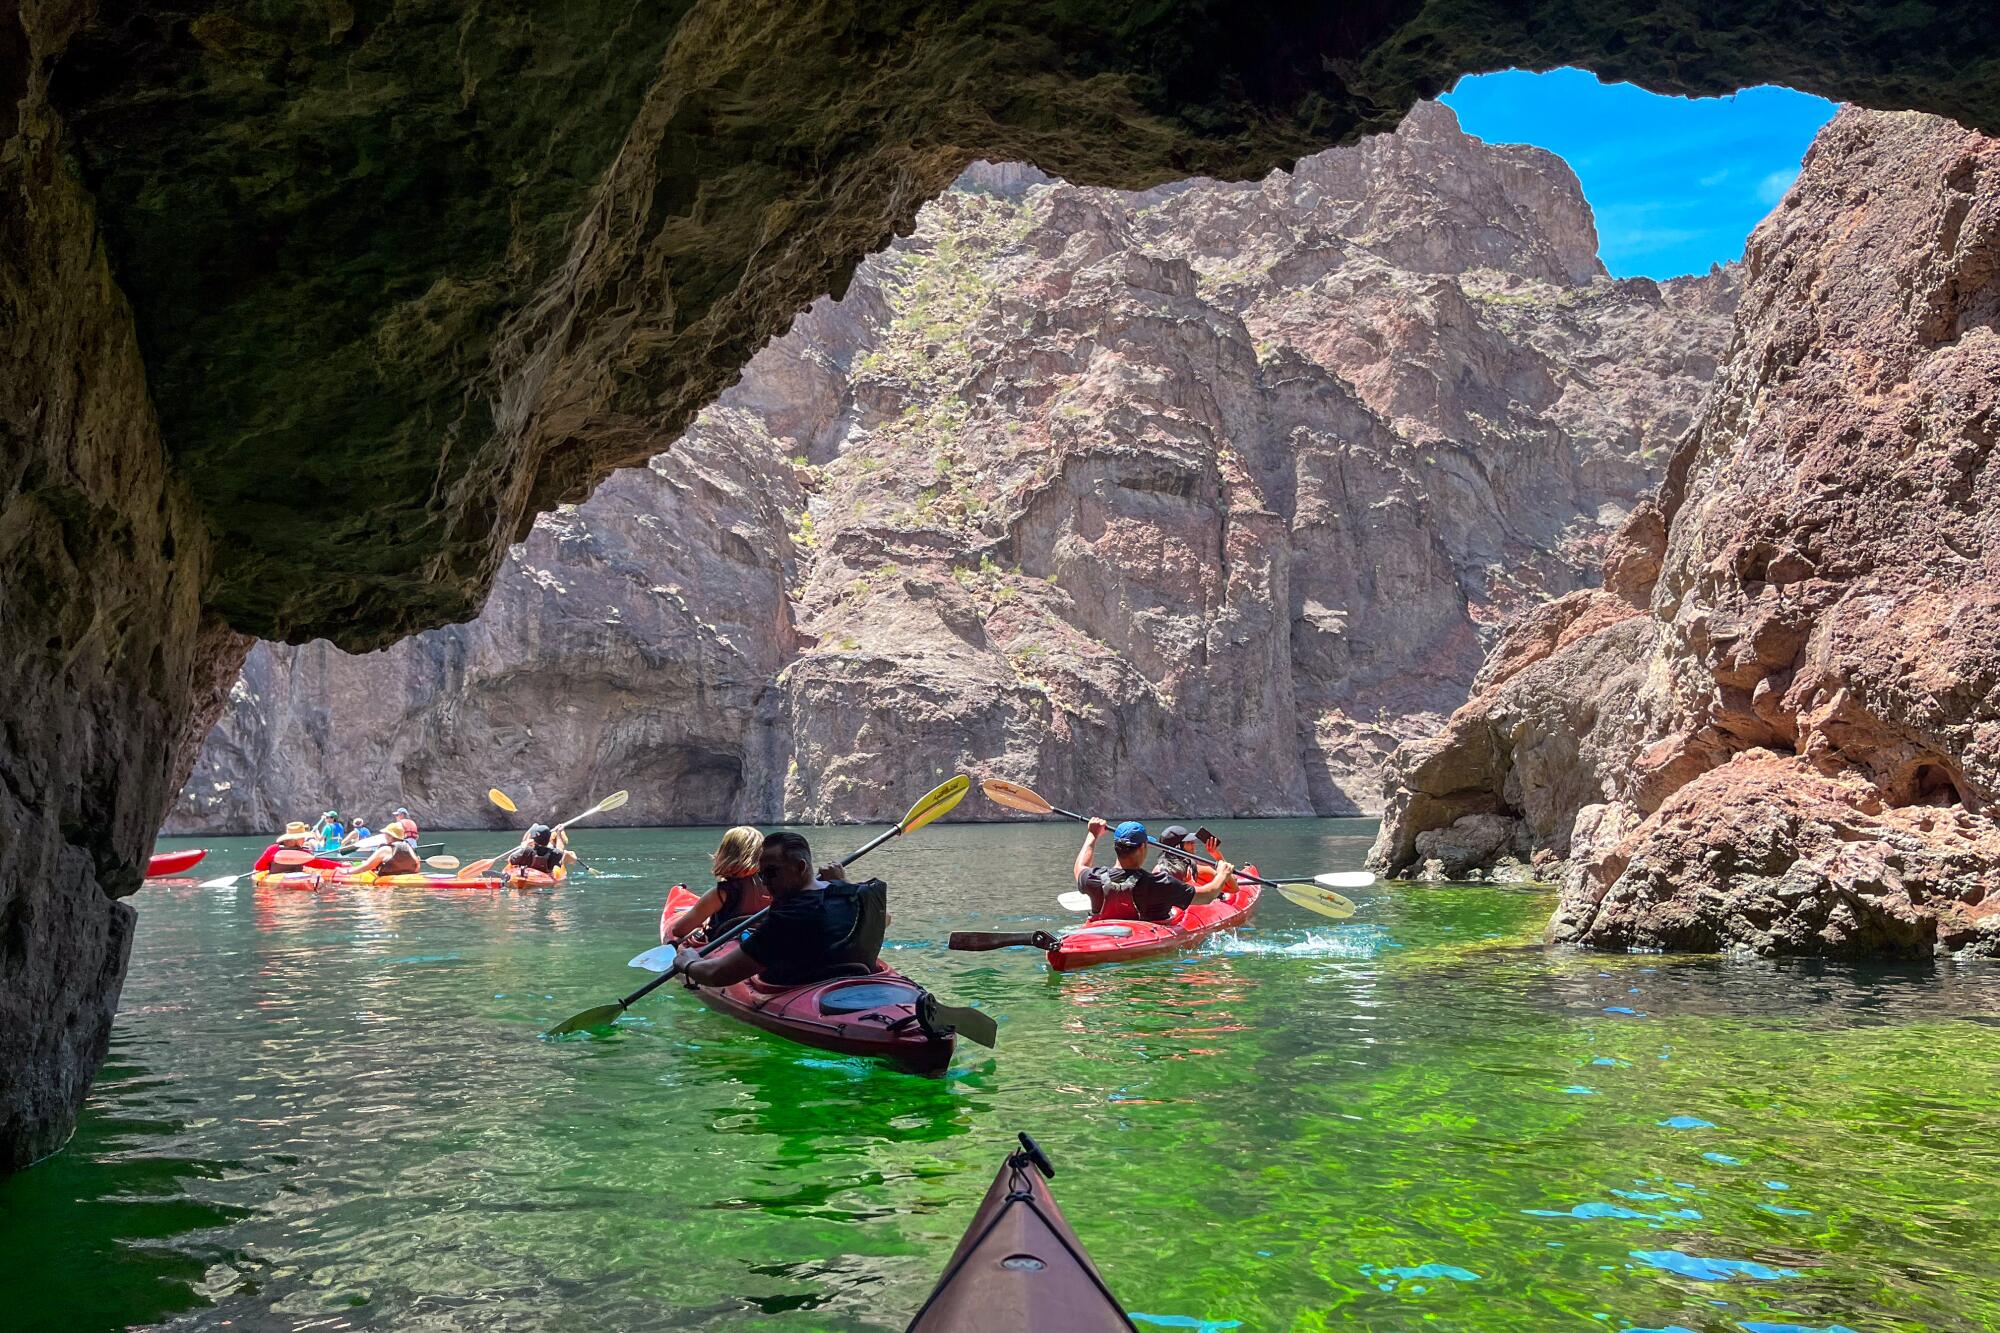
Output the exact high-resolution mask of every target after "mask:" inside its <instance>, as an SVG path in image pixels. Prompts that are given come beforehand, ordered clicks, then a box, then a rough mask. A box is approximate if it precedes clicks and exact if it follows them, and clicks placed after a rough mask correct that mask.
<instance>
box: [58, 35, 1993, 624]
mask: <svg viewBox="0 0 2000 1333" xmlns="http://www.w3.org/2000/svg"><path fill="white" fill-rule="evenodd" d="M1690 20H1693V22H1690ZM1985 20H1990V13H1988V12H1985V10H1984V7H1983V6H1974V5H1946V6H1939V7H1935V8H1934V9H1932V10H1929V11H1926V13H1925V14H1924V15H1917V16H1913V15H1912V14H1911V13H1909V12H1908V11H1907V10H1904V9H1901V8H1897V7H1891V6H1877V5H1865V4H1850V5H1843V6H1839V7H1835V8H1834V9H1832V10H1831V11H1827V10H1826V9H1825V7H1815V8H1814V9H1813V11H1812V12H1810V13H1808V12H1806V10H1805V7H1800V9H1799V11H1798V12H1796V13H1794V12H1789V11H1784V10H1780V11H1777V12H1771V11H1759V12H1757V13H1754V14H1743V13H1739V12H1738V11H1737V10H1735V9H1734V8H1733V7H1727V6H1720V5H1712V6H1700V7H1697V8H1696V9H1695V10H1692V11H1691V10H1688V9H1685V8H1681V7H1666V6H1661V5H1658V4H1648V3H1624V4H1610V5H1604V6H1598V7H1594V8H1593V9H1591V10H1590V11H1589V12H1588V14H1585V13H1583V12H1582V11H1577V10H1575V9H1573V8H1570V7H1563V8H1561V9H1560V10H1558V9H1557V8H1556V7H1555V6H1553V5H1547V4H1528V5H1523V6H1517V7H1510V8H1508V9H1507V10H1505V11H1504V12H1496V11H1494V10H1492V9H1491V8H1490V7H1486V6H1479V5H1474V4H1469V3H1420V2H1417V0H1401V2H1400V3H1363V4H1348V5H1339V6H1327V5H1305V4H1264V5H1248V6H1246V5H1233V6H1219V5H1209V4H1187V5H1180V6H1172V7H1162V8H1156V9H1147V10H1140V11H1134V10H1131V9H1130V8H1129V7H1125V6H1118V5H1112V4H1082V5H1079V4H1074V3H1061V4H1054V3H1049V4H1026V5H1016V6H1011V7H1008V8H1007V9H1006V10H1004V11H1001V10H997V9H996V10H969V11H968V10H961V9H959V8H958V7H956V6H937V7H932V6H926V5H922V4H909V5H903V6H900V7H896V8H893V9H883V8H879V7H876V6H872V5H859V4H823V5H819V6H816V7H814V8H812V9H810V10H808V11H805V12H798V11H795V10H792V9H790V8H788V7H783V6H764V5H757V4H734V5H729V6H722V5H715V4H700V3H697V4H679V5H662V6H639V7H632V6H625V5H608V4H596V3H572V4H565V5H561V6H534V5H515V6H503V7H495V6H490V5H486V6H473V5H467V4H463V3H459V2H458V0H419V2H417V3H401V4H395V5H389V4H383V3H377V4H368V3H358V4H357V3H347V2H346V0H324V2H323V3H313V4H298V5H292V6H286V7H276V8H274V7H270V6H265V5H260V4H251V3H249V2H248V0H219V2H216V3H200V2H199V0H182V3H178V4H157V3H147V2H146V0H103V3H101V4H99V5H98V6H97V8H96V10H95V11H94V14H93V15H92V16H91V17H90V18H89V19H87V20H86V21H85V22H84V24H83V25H82V26H81V27H80V29H79V30H78V31H77V32H76V33H75V34H74V35H73V36H72V37H71V38H70V40H69V42H68V44H67V46H66V48H65V49H64V50H63V51H62V52H61V53H60V54H59V55H58V56H57V57H56V58H55V60H54V62H53V67H52V70H51V91H50V101H51V103H52V104H53V106H54V107H55V109H56V110H57V111H58V112H59V113H60V114H61V115H62V116H63V117H64V119H65V121H66V122H67V126H68V134H69V136H70V143H71V146H72V148H73V150H74V153H75V157H76V160H77V162H78V163H79V165H80V168H81V171H82V174H83V177H84V180H85V181H86V183H87V184H88V185H89V186H90V187H91V189H92V190H93V192H94V193H95V196H96V199H97V205H98V213H99V218H100V224H101V226H102V228H103V230H104V238H105V243H106V245H107V247H108V249H109V251H110V255H111V258H112V260H113V263H114V267H115V271H116V274H117V277H118V280H119V282H120V285H121V287H122V288H123V289H124V291H125V294H126V295H127V297H128V299H129V300H130V301H131V303H132V305H133V307H134V310H135V315H136V322H137V326H138V331H139V338H140V345H141V348H142V350H143V351H144V353H145V356H146V360H147V367H148V374H149V382H150V388H151V392H152V395H153V398H154V401H155V403H156V405H157V408H158V410H159V413H160V416H161V419H162V424H163V427H164V432H165V436H166V440H167V443H168V447H169V450H170V452H171V455H172V458H173V461H174V465H175V468H176V470H177V472H178V473H179V474H180V476H181V477H183V478H184V479H185V480H186V482H187V483H188V485H189V487H190V488H191V490H192V492H193V493H194V496H195V498H196V500H197V503H198V504H199V505H200V507H201V510H202V513H203V517H204V519H205V521H206V523H207V525H208V527H209V528H210V530H211V531H212V532H213V534H214V535H215V537H216V538H217V541H216V547H217V558H216V561H215V565H214V569H213V572H212V574H211V577H210V581H209V587H208V592H207V596H208V601H209V603H210V605H211V606H212V607H214V608H215V609H217V610H218V611H220V612H221V613H222V614H223V616H224V617H225V618H226V619H227V620H228V621H229V622H230V623H231V624H232V625H233V626H234V627H236V628H237V629H239V630H242V631H245V632H248V633H254V634H258V635H261V636H264V637H267V638H275V639H285V640H291V641H299V640H303V639H306V638H310V637H315V636H325V637H329V638H332V639H334V640H335V641H337V642H340V643H342V644H343V645H344V646H348V647H356V648H358V647H367V646H374V645H378V644H381V643H384V642H387V641H390V640H393V639H394V638H397V637H400V636H402V635H404V634H408V633H410V632H413V631H415V630H417V629H420V628H424V627H427V626H430V625H435V624H440V623H444V622H447V621H451V620H458V619H463V618H465V617H466V616H469V615H471V614H472V613H473V612H475V611H476V610H477V608H478V607H479V605H480V604H481V602H482V601H483V599H484V596H485V590H486V588H487V586H488V585H489V583H490V580H491V578H492V575H493V573H494V571H495V570H496V569H497V567H498V564H499V561H500V559H501V557H502V554H503V553H504V551H505V548H506V546H507V544H508V543H509V542H510V541H512V540H515V539H517V538H518V537H519V536H521V535H522V533H523V532H524V531H525V527H526V525H527V523H528V522H530V521H531V520H532V518H533V516H534V514H535V513H536V512H538V511H540V510H544V509H547V508H549V507H552V506H553V505H554V504H555V503H557V502H559V501H563V500H574V499H579V498H581V497H582V496H583V495H585V494H587V493H588V491H589V490H590V489H591V487H592V486H594V485H595V483H596V482H597V481H598V480H600V479H601V478H602V477H603V476H604V475H605V474H606V473H607V472H608V471H609V470H610V469H612V468H615V467H619V466H626V465H632V464H636V463H640V462H642V461H644V459H645V458H646V457H648V456H649V455H651V454H652V453H654V452H656V451H657V449H658V448H659V447H660V445H661V444H662V443H663V442H664V441H666V440H668V439H671V438H672V437H673V436H674V435H676V434H678V433H679V431H680V430H681V429H683V428H684V427H685V426H686V425H687V424H688V423H689V422H690V421H691V420H692V419H693V416H694V414H695V413H696V412H697V411H698V410H699V409H700V408H701V407H702V406H703V405H705V404H706V403H707V402H708V401H710V400H712V399H713V398H714V397H715V396H716V394H718V393H719V392H721V390H722V389H724V388H726V387H728V385H729V384H730V383H732V382H733V381H734V379H735V377H736V375H737V373H738V371H739V370H740V368H741V366H742V365H743V364H744V362H746V361H747V360H748V358H749V357H750V356H751V355H752V354H753V353H754V352H755V351H756V350H757V349H758V348H759V347H760V346H762V345H763V344H764V343H765V342H766V341H768V340H769V339H770V338H771V337H773V336H775V335H776V334H778V333H780V332H782V331H783V329H784V328H785V327H787V326H788V325H789V323H790V321H791V320H792V318H793V317H794V316H795V315H796V314H797V313H798V312H799V311H801V310H803V309H804V308H805V307H806V306H807V305H808V304H809V303H810V302H811V301H812V300H813V299H815V298H817V297H818V296H820V295H822V294H825V293H827V292H838V291H840V290H842V289H843V288H844V287H845V285H846V283H847V281H848V279H849V277H850V276H851V274H852V271H853V268H854V266H855V264H856V263H858V262H859V261H860V260H861V259H862V258H863V257H864V256H865V255H867V254H868V253H871V252H872V251H874V250H876V249H879V248H880V247H881V246H882V245H884V244H885V243H886V242H887V241H888V240H889V239H890V238H891V237H892V236H893V235H895V234H898V233H900V232H904V231H907V229H908V228H909V226H910V225H911V223H912V220H913V218H914V215H915V212H916V209H917V208H918V207H919V206H920V205H921V204H922V203H923V202H924V201H925V200H927V199H929V198H930V197H932V196H933V195H935V194H936V193H937V192H938V191H939V190H941V189H942V188H944V187H945V186H946V185H947V184H948V183H949V182H950V181H951V179H952V178H953V177H955V176H956V175H957V174H958V172H959V171H960V170H962V169H963V168H964V167H965V166H966V165H967V164H968V163H969V162H971V161H972V160H974V159H976V158H980V157H986V158H1014V159H1021V160H1027V161H1033V162H1035V163H1037V164H1038V165H1040V166H1042V167H1044V168H1046V169H1048V170H1050V171H1053V172H1056V173H1057V174H1060V175H1062V176H1064V177H1066V178H1068V179H1072V180H1075V181H1078V182H1079V183H1090V184H1108V185H1117V186H1121V187H1125V188H1138V187H1144V186H1149V185H1154V184H1158V183H1161V182H1163V181H1168V180H1172V179H1176V178H1181V177H1186V176H1190V175H1210V176H1217V177H1250V176H1256V175H1260V174H1262V173H1263V172H1265V171H1267V170H1269V169H1270V168H1272V167H1275V166H1281V165H1288V164H1289V163H1290V162H1292V161H1293V160H1294V159H1295V158H1297V157H1298V156H1300V155H1301V154H1303V153H1306V152H1308V151H1311V150H1313V149H1317V148H1321V147H1325V146H1328V145H1330V144H1333V143H1337V142H1341V141H1344V140H1348V139H1352V138H1355V137H1357V136H1359V135H1362V134H1366V133H1370V132H1374V131H1379V130H1386V129H1389V128H1392V127H1393V126H1394V125H1395V124H1396V123H1397V121H1399V120H1400V118H1401V116H1402V114H1403V112H1404V111H1405V110H1406V109H1407V108H1408V107H1409V106H1410V105H1411V104H1412V103H1413V102H1415V101H1416V100H1417V99H1418V98H1420V97H1422V96H1426V95H1430V94H1434V93H1436V92H1437V91H1439V90H1441V89H1443V88H1445V87H1448V86H1449V85H1450V84H1451V83H1452V82H1453V81H1454V80H1455V79H1456V78H1457V77H1458V76H1459V75H1461V74H1464V73H1471V72H1478V71H1481V70H1487V69H1496V68H1505V67H1508V66H1525V67H1531V68H1549V67H1553V66H1556V65H1562V64H1576V65H1582V66H1585V67H1588V68H1591V69H1594V70H1596V71H1597V72H1598V73H1599V74H1600V75H1602V76H1603V77H1606V78H1615V79H1629V80H1631V81H1633V82H1637V83H1640V84H1641V85H1643V86H1647V87H1650V88H1653V89H1655V90H1658V91H1663V92H1681V93H1708V94H1713V93H1724V92H1728V91H1731V90H1733V89H1735V88H1736V87H1739V86H1742V85H1746V84H1751V83H1757V82H1781V83H1787V84H1790V85H1793V86H1796V87H1800V88H1804V89H1807V90H1810V91H1815V92H1820V93H1824V94H1826V95H1828V96H1832V97H1837V98H1843V99H1847V100H1852V101H1857V102H1861V103H1865V104H1870V105H1877V106H1891V107H1910V108H1916V109H1923V110H1930V111H1936V112H1941V113H1943V114H1947V115H1953V116H1956V117H1957V118H1959V119H1961V120H1962V121H1964V122H1966V123H1968V124H1972V125H1976V126H1979V127H1982V128H1987V129H1992V128H1996V127H2000V78H1996V77H1994V76H1995V75H1996V74H2000V39H1992V38H1989V39H1987V40H1986V41H1985V43H1984V44H1983V45H1982V44H1981V43H1980V41H1979V39H1978V38H1977V34H1979V33H1981V32H1990V31H1991V27H1990V23H1988V22H1986V21H1985Z"/></svg>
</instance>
